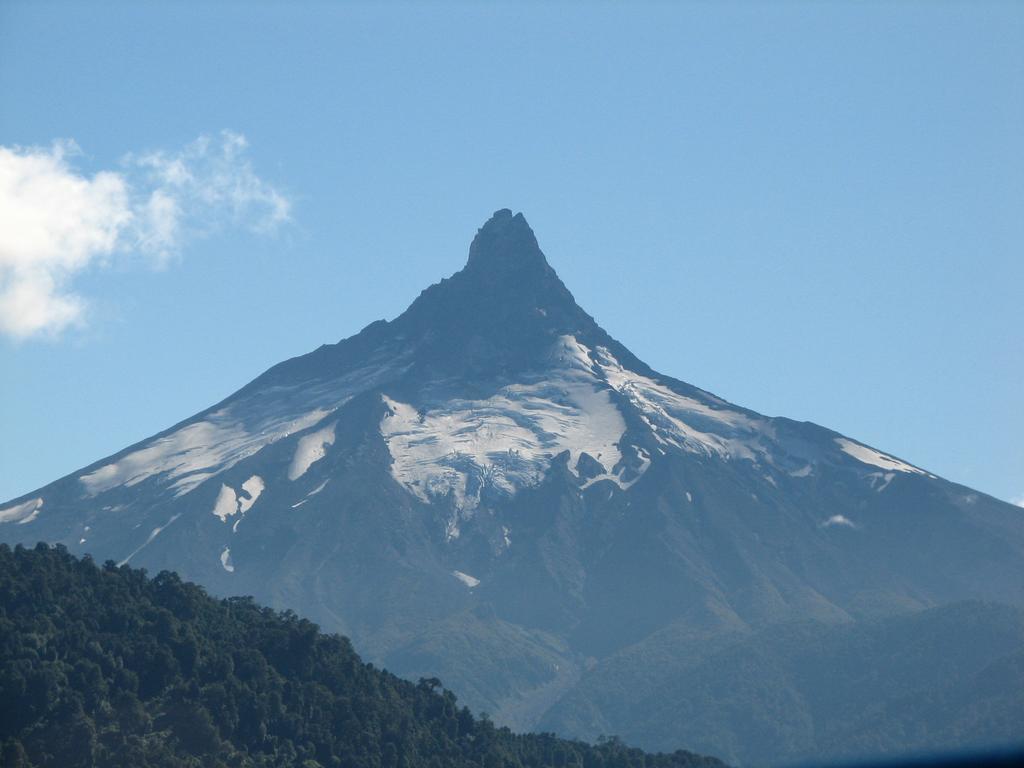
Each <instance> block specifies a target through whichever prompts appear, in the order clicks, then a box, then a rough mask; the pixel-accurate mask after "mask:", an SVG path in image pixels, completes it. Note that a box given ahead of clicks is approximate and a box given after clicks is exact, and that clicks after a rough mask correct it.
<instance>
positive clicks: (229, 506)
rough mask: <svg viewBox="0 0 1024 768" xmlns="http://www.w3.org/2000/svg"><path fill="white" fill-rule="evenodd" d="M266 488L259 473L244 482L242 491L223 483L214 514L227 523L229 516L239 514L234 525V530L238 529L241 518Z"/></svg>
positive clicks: (215, 503) (214, 506)
mask: <svg viewBox="0 0 1024 768" xmlns="http://www.w3.org/2000/svg"><path fill="white" fill-rule="evenodd" d="M264 488H266V484H265V483H264V482H263V478H262V477H260V476H259V475H253V476H252V477H250V478H249V479H248V480H246V481H245V482H244V483H242V492H241V493H238V492H236V491H235V489H234V488H232V487H231V486H230V485H227V484H225V483H222V484H221V486H220V492H219V493H218V494H217V500H216V501H215V502H214V505H213V514H214V516H216V517H219V518H220V521H221V522H222V523H226V522H227V521H228V518H229V517H234V516H235V515H238V516H239V519H238V520H236V521H235V524H234V525H233V526H232V530H233V531H234V530H237V529H238V523H239V522H240V521H241V518H242V517H243V516H244V515H245V513H246V512H248V511H249V510H250V509H251V508H252V505H253V504H255V503H256V499H258V498H259V497H260V494H262V493H263V490H264Z"/></svg>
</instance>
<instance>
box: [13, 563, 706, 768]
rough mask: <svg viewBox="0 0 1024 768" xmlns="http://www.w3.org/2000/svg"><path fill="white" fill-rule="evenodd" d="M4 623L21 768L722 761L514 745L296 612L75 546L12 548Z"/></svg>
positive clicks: (616, 748)
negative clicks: (209, 591)
mask: <svg viewBox="0 0 1024 768" xmlns="http://www.w3.org/2000/svg"><path fill="white" fill-rule="evenodd" d="M0 628H2V630H3V631H2V632H0V647H2V649H3V652H2V654H0V694H2V695H0V712H2V717H0V760H2V762H3V765H4V766H7V768H32V766H40V767H43V766H60V768H75V767H76V766H83V768H84V767H85V766H96V765H99V766H110V767H114V766H125V768H146V767H147V766H154V767H155V766H167V768H170V767H171V766H175V767H181V766H197V767H198V766H204V767H208V768H227V766H237V767H238V768H258V767H259V766H266V768H270V767H271V766H273V768H288V767H289V766H295V768H329V767H332V766H342V765H345V766H352V767H353V768H359V767H361V766H367V767H372V768H382V767H383V768H397V767H398V766H408V768H414V767H415V766H430V767H431V768H436V767H437V766H441V765H444V766H455V767H459V766H467V768H468V766H473V767H474V768H476V767H477V766H496V767H500V768H527V767H528V766H530V767H536V768H542V767H545V766H551V767H552V768H554V766H578V767H579V768H584V766H586V767H587V768H598V767H599V766H602V767H607V768H634V766H635V767H636V768H718V767H720V766H722V765H723V764H722V763H720V762H719V761H718V760H715V759H713V758H704V757H700V756H698V755H693V754H690V753H687V752H682V751H678V752H674V753H673V754H668V755H645V754H644V753H642V752H641V751H640V750H638V749H629V748H626V747H624V746H623V745H622V744H621V743H619V742H617V741H605V742H603V743H602V744H600V745H599V746H597V747H592V746H589V745H587V744H582V743H579V742H570V741H565V740H561V739H556V738H554V737H552V736H551V735H550V734H548V735H538V736H534V735H526V736H518V735H514V734H512V733H511V732H510V731H508V729H505V728H501V729H498V728H495V727H494V724H493V723H491V722H489V721H487V720H478V719H475V718H474V717H473V716H472V715H471V714H470V712H469V710H468V709H466V708H465V707H462V708H460V707H459V706H458V705H457V700H456V698H455V696H454V695H453V694H452V693H451V692H449V691H445V690H443V689H442V690H437V688H438V683H437V681H436V680H421V681H420V682H419V683H418V684H414V683H411V682H407V681H405V680H401V679H399V678H397V677H395V676H394V675H390V674H388V673H387V672H382V671H380V670H378V669H374V668H373V666H372V665H365V664H363V663H362V661H361V660H360V659H359V657H358V656H357V655H356V654H355V652H354V651H353V650H352V647H351V645H349V643H348V641H347V640H345V639H343V638H341V637H338V636H337V635H322V634H320V633H319V632H318V630H317V627H316V626H315V625H314V624H311V623H310V622H308V621H306V620H304V619H299V618H298V617H296V616H295V614H294V613H290V612H286V613H284V614H278V613H275V612H274V611H270V610H267V609H264V608H260V607H259V606H257V605H255V604H254V603H253V602H252V601H251V600H247V599H244V598H243V599H238V598H235V599H231V600H225V601H216V600H213V599H212V598H210V597H208V596H207V595H206V594H205V592H204V591H203V590H202V589H201V588H199V587H197V586H196V585H194V584H188V583H185V582H182V581H181V580H180V579H179V578H178V577H177V576H176V575H175V574H173V573H171V572H164V573H161V574H160V575H158V576H157V577H156V578H155V579H147V578H146V576H145V574H144V573H142V572H141V571H139V570H135V569H132V568H130V567H129V566H124V567H122V568H116V567H114V566H113V564H110V565H109V566H108V567H105V568H104V569H102V570H101V569H100V568H97V567H96V565H94V564H93V563H92V562H90V561H88V560H77V559H76V558H74V557H72V556H70V555H69V554H67V551H66V550H63V548H62V549H61V550H57V549H51V548H49V547H48V546H46V545H40V546H38V547H37V548H36V549H35V550H27V549H22V548H17V549H16V550H15V551H13V552H12V551H11V549H10V548H9V547H7V546H0Z"/></svg>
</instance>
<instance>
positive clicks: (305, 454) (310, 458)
mask: <svg viewBox="0 0 1024 768" xmlns="http://www.w3.org/2000/svg"><path fill="white" fill-rule="evenodd" d="M336 425H337V422H335V423H334V424H328V425H327V426H326V427H324V428H323V429H318V430H317V431H316V432H311V433H310V434H308V435H303V436H302V437H300V438H299V442H298V444H297V445H296V446H295V455H294V456H293V457H292V463H291V466H290V467H289V468H288V479H289V480H298V479H299V478H300V477H302V476H303V475H304V474H306V470H308V469H309V468H310V467H311V466H313V465H314V464H315V463H316V462H318V461H320V459H322V458H323V457H324V456H326V455H327V446H329V445H334V428H335V426H336Z"/></svg>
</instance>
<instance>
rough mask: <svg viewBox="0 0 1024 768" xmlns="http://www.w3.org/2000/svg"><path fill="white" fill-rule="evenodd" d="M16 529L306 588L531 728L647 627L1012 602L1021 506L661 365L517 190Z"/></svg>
mask: <svg viewBox="0 0 1024 768" xmlns="http://www.w3.org/2000/svg"><path fill="white" fill-rule="evenodd" d="M0 539H2V540H4V541H7V542H12V543H13V542H21V543H34V542H36V541H38V540H45V541H49V542H59V543H62V544H64V545H66V546H67V547H68V549H69V550H71V551H72V552H75V553H90V554H92V555H93V556H94V557H95V558H96V559H99V560H107V559H110V560H113V561H115V562H116V563H128V562H130V563H132V564H133V565H136V566H145V567H147V568H149V569H150V570H151V571H156V570H160V569H173V570H176V571H178V572H179V573H181V574H182V575H183V576H184V577H186V578H189V579H193V580H196V581H198V582H200V583H202V584H204V585H206V586H207V587H208V588H209V589H211V590H212V591H213V592H215V593H218V594H225V595H227V594H251V595H254V596H256V597H258V598H259V599H260V600H262V601H267V602H270V603H272V604H274V605H277V606H279V607H282V608H284V607H287V608H292V609H294V610H296V611H298V612H300V613H302V614H305V615H308V616H310V617H311V618H314V619H315V620H317V621H318V622H320V623H321V624H322V625H323V626H324V627H325V628H327V629H330V630H338V631H342V632H345V633H346V634H348V635H350V636H351V637H352V638H353V641H354V643H355V645H356V647H357V649H358V650H359V651H360V652H362V653H363V654H364V655H366V656H368V657H369V658H371V659H373V660H376V661H378V662H380V663H383V664H386V665H387V666H388V667H389V668H391V669H392V670H393V671H396V672H398V673H400V674H408V675H411V676H412V675H419V674H425V675H426V674H431V675H433V674H438V675H439V676H440V677H442V679H443V680H444V681H445V682H446V683H447V684H448V685H449V686H450V687H452V688H453V689H454V690H456V692H458V693H459V695H460V696H461V697H462V698H463V699H464V700H466V701H468V702H469V703H470V704H471V705H473V706H475V707H481V708H485V709H486V710H488V711H490V712H492V713H494V714H495V715H496V717H497V718H498V719H500V720H503V721H505V722H509V723H512V724H514V725H517V726H533V725H535V724H537V723H539V722H544V723H545V724H548V725H551V726H552V727H562V725H563V723H561V722H560V721H558V720H557V718H556V719H555V720H552V719H551V718H552V717H554V715H553V714H550V713H554V712H557V711H559V710H558V707H556V706H555V705H556V704H557V703H558V702H559V701H560V700H563V701H564V700H566V697H567V696H569V695H570V693H571V692H572V691H573V690H574V689H575V688H576V687H577V686H578V684H579V683H580V681H581V679H582V680H584V681H585V680H586V679H588V678H592V677H593V676H594V675H596V674H599V673H600V671H601V669H602V665H605V664H606V663H608V662H609V660H612V659H615V658H616V654H621V653H623V652H624V651H625V650H626V649H629V648H635V647H637V644H642V643H643V642H644V641H645V640H646V639H648V638H650V637H652V636H655V635H656V634H657V633H659V632H665V631H670V630H671V631H676V630H679V629H680V628H685V629H686V631H688V632H689V631H693V632H700V633H705V634H706V636H707V637H714V636H715V635H716V633H720V632H730V633H735V632H750V631H755V630H757V629H758V628H760V627H763V626H768V625H772V624H777V623H779V622H783V621H787V620H791V619H814V620H818V621H824V622H837V623H841V622H851V621H855V620H858V619H862V618H865V617H871V616H880V615H887V614H893V613H897V612H901V611H908V610H912V609H917V608H925V607H928V606H933V605H937V604H940V603H946V602H950V601H954V600H960V599H966V598H983V599H989V600H999V601H1003V602H1007V603H1013V604H1017V605H1024V516H1022V515H1021V510H1019V509H1017V508H1014V507H1012V506H1011V505H1009V504H1006V503H1004V502H1000V501H997V500H995V499H993V498H991V497H989V496H986V495H984V494H981V493H978V492H975V491H972V490H970V489H967V488H964V487H962V486H959V485H955V484H952V483H949V482H947V481H945V480H942V479H940V478H937V477H935V476H934V475H932V474H930V473H929V472H928V471H927V470H925V469H923V468H920V467H917V466H914V465H913V464H911V463H909V462H908V461H904V460H902V459H900V458H896V457H894V456H891V455H888V454H886V453H884V452H882V451H879V450H876V449H875V448H872V447H870V446H867V445H864V444H862V443H860V442H858V441H857V440H855V439H852V438H848V437H845V436H842V435H839V434H836V433H834V432H832V431H829V430H827V429H824V428H822V427H819V426H816V425H814V424H809V423H800V422H795V421H791V420H789V419H785V418H772V417H767V416H762V415H760V414H757V413H754V412H752V411H749V410H746V409H744V408H741V407H738V406H735V405H732V404H730V403H728V402H726V401H724V400H722V399H720V398H718V397H716V396H714V395H712V394H710V393H708V392H705V391H703V390H701V389H698V388H696V387H694V386H691V385H689V384H685V383H683V382H681V381H678V380H676V379H673V378H670V377H668V376H664V375H662V374H660V373H658V372H656V371H653V370H651V369H650V368H649V367H648V366H647V365H645V364H644V363H642V362H641V361H640V360H638V359H637V358H636V357H634V356H633V355H632V354H631V353H630V352H629V351H628V350H627V349H626V348H625V347H623V346H622V345H621V344H619V343H618V342H617V341H615V340H614V339H613V338H612V337H611V336H609V335H608V334H607V333H606V332H605V331H604V330H603V329H602V328H601V327H600V326H598V325H597V323H596V322H595V321H594V319H593V318H591V317H590V316H589V315H588V314H587V313H586V312H584V311H583V310H582V309H581V308H580V307H579V306H578V305H577V304H576V302H575V301H574V299H573V297H572V295H571V294H570V293H569V291H568V290H567V289H566V287H565V286H564V285H563V284H562V282H561V281H560V280H559V278H558V277H557V275H556V274H555V272H554V271H553V270H552V269H551V267H550V266H549V265H548V263H547V261H546V259H545V257H544V255H543V254H542V252H541V250H540V248H539V247H538V245H537V241H536V239H535V238H534V235H533V232H532V231H531V230H530V228H529V226H528V225H527V223H526V221H525V220H524V218H523V216H522V214H516V215H513V214H512V212H511V211H508V210H502V211H498V212H497V213H495V214H494V216H493V217H492V218H491V219H490V220H489V221H488V222H487V223H486V224H485V225H484V226H483V227H482V228H481V229H480V231H479V232H478V233H477V236H476V238H475V239H474V241H473V243H472V246H471V248H470V253H469V261H468V263H467V264H466V266H465V267H464V268H463V269H462V270H461V271H459V272H458V273H456V274H455V275H453V276H452V277H451V278H448V279H445V280H442V281H441V282H440V283H438V284H436V285H433V286H431V287H430V288H428V289H427V290H425V291H424V292H423V293H422V294H421V295H420V296H419V297H418V298H417V299H416V301H414V302H413V304H412V305H411V306H410V307H409V309H408V310H407V311H406V312H404V313H403V314H402V315H401V316H399V317H398V318H396V319H395V320H393V321H390V322H385V321H377V322H374V323H372V324H370V325H369V326H367V327H366V328H365V329H363V330H362V331H361V332H360V333H358V334H356V335H355V336H352V337H351V338H348V339H345V340H343V341H341V342H339V343H337V344H333V345H327V346H323V347H320V348H319V349H317V350H315V351H313V352H311V353H309V354H306V355H303V356H301V357H297V358H294V359H291V360H288V361H286V362H283V363H281V364H279V365H277V366H275V367H273V368H271V369H270V370H269V371H267V372H266V373H264V374H263V375H261V376H260V377H258V378H257V379H256V380H254V381H252V382H251V383H249V384H248V385H246V386H245V387H243V388H242V389H241V390H239V391H238V392H237V393H235V394H234V395H232V396H230V397H228V398H227V399H226V400H224V401H223V402H221V403H218V404H217V405H215V406H213V407H212V408H210V409H208V410H206V411H203V412H202V413H199V414H197V415H196V416H193V417H192V418H189V419H187V420H185V421H183V422H181V423H179V424H177V425H175V426H173V427H171V428H170V429H168V430H167V431H165V432H163V433H161V434H158V435H156V436H154V437H152V438H150V439H148V440H144V441H143V442H141V443H139V444H136V445H134V446H131V447H129V448H126V449H125V450H123V451H121V452H120V453H118V454H115V455H114V456H110V457H108V458H105V459H103V460H101V461H99V462H97V463H95V464H93V465H91V466H89V467H86V468H84V469H83V470H81V471H79V472H76V473H74V474H72V475H69V476H67V477H65V478H62V479H60V480H57V481H56V482H54V483H52V484H50V485H48V486H46V487H44V488H41V489H39V490H38V491H35V492H33V493H31V494H28V495H27V496H25V497H22V498H19V499H15V500H12V501H11V502H9V503H7V504H4V505H2V506H0ZM655 664H656V662H655V661H652V663H651V669H650V670H648V672H649V676H650V677H651V678H652V679H653V678H655V677H656V676H657V671H656V669H655ZM635 682H636V685H640V686H643V685H653V682H652V680H644V679H643V676H642V675H641V676H639V677H638V678H637V679H636V681H635ZM587 706H589V705H587ZM593 707H594V714H593V719H594V722H595V723H605V724H607V725H608V726H609V727H610V728H612V729H616V730H622V728H621V726H619V727H616V726H617V724H616V723H615V722H610V723H607V722H606V720H607V718H605V719H604V720H602V718H604V715H603V714H601V713H600V712H599V711H598V710H600V706H599V705H598V704H593ZM585 708H586V707H584V709H585ZM563 709H564V707H563ZM578 709H579V707H577V711H576V713H575V714H574V715H573V717H574V718H575V720H573V722H574V723H577V724H578V722H579V719H580V717H582V716H581V715H579V712H578ZM545 713H549V715H548V719H547V720H544V719H543V718H544V717H545ZM595 727H596V726H595ZM689 746H693V747H699V748H705V747H706V745H701V744H693V743H690V744H689Z"/></svg>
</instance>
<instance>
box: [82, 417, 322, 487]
mask: <svg viewBox="0 0 1024 768" xmlns="http://www.w3.org/2000/svg"><path fill="white" fill-rule="evenodd" d="M234 410H235V408H234V407H228V408H222V409H221V410H219V411H216V412H215V413H212V414H210V415H208V416H207V417H206V418H205V419H204V420H202V421H197V422H195V423H192V424H188V425H187V426H184V427H182V428H181V429H178V430H176V431H174V432H172V433H171V434H169V435H165V436H163V437H160V438H157V439H156V440H153V441H151V442H150V443H149V444H148V445H146V446H145V447H144V448H140V449H139V450H137V451H132V452H131V453H128V454H126V455H125V456H122V457H121V458H120V459H118V460H117V461H115V462H113V463H111V464H106V465H104V466H102V467H100V468H99V469H96V470H93V471H92V472H89V473H88V474H85V475H82V476H81V477H80V478H79V480H80V481H81V483H82V485H83V486H84V487H85V491H86V494H87V495H89V496H96V495H97V494H99V493H103V492H104V491H108V490H110V489H111V488H115V487H118V486H128V487H130V486H133V485H137V484H138V483H141V482H142V481H143V480H146V479H147V478H150V477H153V476H155V475H162V476H163V477H164V478H165V479H167V480H173V481H175V482H173V483H172V484H171V487H172V488H174V490H175V496H181V495H183V494H186V493H188V492H189V491H191V490H193V489H194V488H196V487H197V486H198V485H199V484H200V483H202V482H203V481H205V480H207V479H208V478H210V477H212V476H213V475H216V474H219V473H220V472H223V471H224V470H227V469H230V468H231V467H233V466H234V465H235V464H237V463H238V462H240V461H242V460H243V459H245V458H247V457H249V456H252V455H253V454H254V453H256V452H257V451H259V450H260V449H261V448H263V447H264V446H266V445H269V444H270V443H273V442H276V441H277V440H280V439H281V438H284V437H287V436H288V435H290V434H292V433H294V432H298V431H301V430H303V429H306V428H308V427H311V426H313V425H314V424H316V423H317V422H318V421H320V420H322V419H323V418H324V417H325V416H327V414H328V413H330V411H328V410H324V409H322V408H314V409H312V410H309V411H307V412H305V413H302V414H300V415H298V416H294V415H277V416H272V417H269V418H265V419H263V420H261V421H260V422H258V423H257V424H255V425H254V428H253V429H247V428H246V427H245V426H244V425H243V423H242V421H241V420H240V419H237V418H236V417H235V416H234V415H233V413H234Z"/></svg>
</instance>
